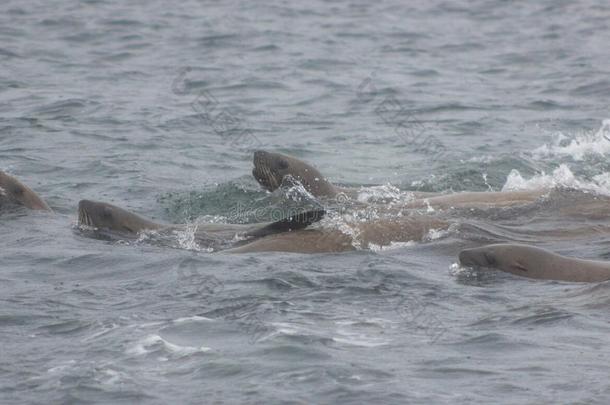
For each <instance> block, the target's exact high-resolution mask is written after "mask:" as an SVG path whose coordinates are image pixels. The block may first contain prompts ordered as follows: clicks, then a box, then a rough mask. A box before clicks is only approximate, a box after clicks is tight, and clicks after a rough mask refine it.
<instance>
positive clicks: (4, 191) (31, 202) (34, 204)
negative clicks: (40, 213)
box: [0, 170, 51, 211]
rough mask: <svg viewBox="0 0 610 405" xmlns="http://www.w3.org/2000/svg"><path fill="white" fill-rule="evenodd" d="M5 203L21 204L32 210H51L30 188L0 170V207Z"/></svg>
mask: <svg viewBox="0 0 610 405" xmlns="http://www.w3.org/2000/svg"><path fill="white" fill-rule="evenodd" d="M5 204H18V205H23V206H25V207H27V208H30V209H32V210H44V211H51V208H50V207H49V206H48V205H47V203H46V202H45V201H44V200H43V199H42V198H40V197H39V196H38V195H37V194H36V193H35V192H34V191H32V189H30V188H29V187H28V186H26V185H25V184H23V183H21V182H20V181H19V180H17V179H16V178H14V177H13V176H9V175H8V174H6V173H4V172H3V171H1V170H0V208H1V207H2V206H3V205H5Z"/></svg>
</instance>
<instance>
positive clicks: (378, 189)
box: [357, 183, 415, 203]
mask: <svg viewBox="0 0 610 405" xmlns="http://www.w3.org/2000/svg"><path fill="white" fill-rule="evenodd" d="M414 198H415V197H414V195H413V193H411V192H409V191H401V190H400V189H399V188H398V187H396V186H394V185H392V184H390V183H386V184H383V185H381V186H372V187H361V188H360V190H359V191H358V196H357V200H358V201H359V202H362V203H372V202H377V201H382V202H386V203H387V202H390V203H391V202H392V201H401V202H405V201H410V200H413V199H414Z"/></svg>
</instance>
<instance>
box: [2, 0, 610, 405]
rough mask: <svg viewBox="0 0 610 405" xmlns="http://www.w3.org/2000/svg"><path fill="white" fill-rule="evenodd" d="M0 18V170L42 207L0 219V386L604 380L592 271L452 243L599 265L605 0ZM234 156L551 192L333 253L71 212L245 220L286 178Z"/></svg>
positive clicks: (575, 391)
mask: <svg viewBox="0 0 610 405" xmlns="http://www.w3.org/2000/svg"><path fill="white" fill-rule="evenodd" d="M0 10H1V13H0V169H1V170H4V171H7V172H9V173H11V174H13V175H15V176H17V177H18V178H20V179H21V180H22V181H23V182H24V183H26V184H28V185H29V186H30V187H32V188H33V189H35V190H36V191H37V192H38V193H39V194H40V195H41V196H43V197H44V198H45V199H46V200H47V201H48V203H49V204H50V205H51V206H52V207H53V208H54V210H55V212H54V213H53V214H49V213H32V212H27V211H25V210H11V211H8V212H3V213H2V215H1V216H0V402H1V403H3V404H11V403H108V404H119V403H126V404H132V403H146V404H148V403H151V404H157V403H158V404H163V403H228V404H232V403H252V404H269V403H366V402H370V403H388V404H390V403H391V404H394V403H451V404H455V403H468V404H472V403H477V404H487V403H506V404H516V403H607V402H608V400H609V399H610V383H609V381H608V375H609V373H610V365H609V359H610V349H609V348H608V347H609V345H608V343H609V342H610V338H609V332H610V324H609V321H610V315H609V311H608V309H609V307H610V299H609V297H610V284H608V283H599V284H577V283H565V282H553V281H532V280H527V279H522V278H517V277H513V276H510V275H507V274H503V273H499V272H492V271H481V270H472V269H466V268H461V267H460V266H459V265H457V263H456V262H457V253H458V252H459V250H460V249H462V248H464V247H473V246H478V245H481V244H483V243H492V242H497V241H507V240H508V241H518V242H524V243H531V244H535V245H538V246H543V247H546V248H548V249H551V250H554V251H557V252H560V253H563V254H567V255H570V256H577V257H583V258H592V259H600V260H607V259H610V253H609V249H610V237H609V235H610V233H609V231H610V230H608V229H607V228H608V226H609V225H610V224H608V220H607V215H610V209H607V208H606V206H608V207H610V205H606V204H605V202H606V201H608V202H610V163H609V160H608V155H609V154H610V98H609V97H608V95H609V94H610V79H609V77H610V67H609V65H608V61H609V60H610V54H609V51H608V46H607V44H608V43H610V27H609V24H610V23H609V21H610V7H609V6H608V4H607V3H606V2H602V1H588V0H585V1H578V2H576V1H552V0H544V1H540V2H534V3H531V4H530V3H522V4H515V3H512V2H504V1H498V0H495V1H486V2H483V1H460V2H448V1H425V2H423V1H422V2H420V1H416V2H401V1H397V0H388V1H380V2H373V3H371V2H365V1H361V2H356V1H354V2H349V1H332V2H331V1H319V0H313V1H310V2H303V3H297V2H285V1H270V2H265V3H264V4H263V2H237V1H231V0H229V1H222V2H221V1H194V0H187V1H183V2H178V3H176V4H170V3H169V2H162V1H130V2H120V1H118V0H88V1H85V0H82V1H77V0H66V1H42V0H22V1H16V0H4V1H3V2H2V4H1V5H0ZM257 149H265V150H272V151H280V152H284V153H289V154H293V155H295V156H298V157H300V158H302V159H304V160H306V161H309V162H312V163H314V164H315V165H316V166H317V167H318V168H319V169H320V170H321V171H322V172H323V173H324V174H325V175H326V176H328V178H330V179H331V180H332V181H334V182H336V183H338V184H343V185H348V186H353V187H362V190H361V192H360V199H361V200H362V201H364V202H380V203H383V204H387V203H389V204H391V203H392V202H396V201H399V202H400V201H401V200H402V199H404V198H406V195H408V191H413V190H419V191H445V192H452V191H463V190H476V191H486V190H495V191H499V190H515V189H517V190H519V189H530V188H537V187H541V186H544V187H551V188H553V189H554V191H553V192H552V193H551V197H549V198H548V199H545V200H544V201H539V202H537V203H535V204H531V205H529V206H526V207H516V208H511V209H497V210H482V211H451V212H445V213H443V212H441V213H438V212H437V213H434V214H438V215H448V216H450V217H451V218H452V219H453V220H454V221H455V222H456V226H455V227H452V228H451V230H450V231H448V232H440V233H436V234H433V235H431V236H430V237H429V238H427V239H426V241H424V242H409V243H403V244H398V245H395V246H393V247H391V248H389V249H374V250H357V251H354V252H349V253H342V254H317V255H298V254H285V253H272V254H243V255H230V254H223V253H222V252H215V253H209V252H207V251H206V250H205V249H201V248H200V247H199V246H197V245H196V244H194V243H193V241H192V239H190V238H189V234H188V232H187V233H185V235H183V236H184V237H183V238H182V239H180V240H178V241H177V243H178V246H173V247H168V246H162V245H158V244H154V243H147V241H146V240H140V241H136V242H125V241H114V240H110V241H109V240H98V239H94V238H91V237H88V236H87V235H86V234H84V233H83V232H81V231H80V230H79V229H77V228H76V226H75V222H76V205H77V203H78V201H79V200H80V199H85V198H87V199H93V200H101V201H107V202H111V203H114V204H117V205H120V206H122V207H125V208H128V209H130V210H133V211H136V212H139V213H141V214H142V215H146V216H148V217H151V218H154V219H156V220H159V221H166V222H176V223H177V222H193V221H214V222H251V221H253V220H254V219H255V218H254V217H253V215H252V212H253V211H256V210H258V209H262V210H263V211H264V209H265V207H271V206H278V205H279V206H283V205H282V204H284V202H285V200H286V198H287V196H286V195H285V194H282V192H276V193H273V194H271V193H267V192H265V191H263V190H261V188H260V187H259V186H258V184H257V183H256V182H255V181H254V179H253V178H252V176H251V175H250V172H251V169H252V152H253V151H254V150H257ZM244 207H245V208H244ZM581 207H594V208H595V210H593V209H592V210H587V209H584V208H581ZM244 212H245V213H246V214H245V215H244ZM256 212H260V210H259V211H256ZM176 247H178V248H176Z"/></svg>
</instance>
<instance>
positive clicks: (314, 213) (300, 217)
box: [246, 209, 326, 238]
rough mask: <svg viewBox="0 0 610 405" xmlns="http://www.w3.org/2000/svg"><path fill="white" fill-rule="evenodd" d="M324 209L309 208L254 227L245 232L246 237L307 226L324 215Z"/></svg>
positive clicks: (261, 235)
mask: <svg viewBox="0 0 610 405" xmlns="http://www.w3.org/2000/svg"><path fill="white" fill-rule="evenodd" d="M325 213H326V211H324V210H322V209H320V210H311V211H306V212H301V213H298V214H296V215H292V216H290V217H288V218H285V219H281V220H279V221H276V222H272V223H270V224H268V225H265V226H263V227H262V228H258V229H255V230H253V231H249V232H247V233H246V236H248V237H256V238H261V237H263V236H268V235H273V234H276V233H282V232H290V231H295V230H297V229H304V228H307V227H308V226H309V225H311V224H313V223H315V222H318V221H319V220H321V219H322V217H324V214H325Z"/></svg>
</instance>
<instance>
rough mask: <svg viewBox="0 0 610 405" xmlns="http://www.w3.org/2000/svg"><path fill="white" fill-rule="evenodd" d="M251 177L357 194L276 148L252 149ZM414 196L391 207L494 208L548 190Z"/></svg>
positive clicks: (274, 184) (316, 192) (325, 193)
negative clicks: (336, 184)
mask: <svg viewBox="0 0 610 405" xmlns="http://www.w3.org/2000/svg"><path fill="white" fill-rule="evenodd" d="M252 174H253V176H254V178H255V179H256V180H257V181H258V182H259V184H260V185H261V186H263V187H264V188H265V189H267V190H269V191H274V190H276V189H277V188H278V187H280V185H281V184H282V180H283V179H284V177H285V176H287V175H291V176H292V177H294V178H295V179H296V180H298V181H299V182H300V183H301V184H302V185H303V187H305V189H306V190H307V191H308V192H310V193H311V194H312V195H313V196H314V197H327V198H328V197H330V198H334V197H336V196H337V195H339V194H345V195H346V196H348V197H350V198H355V197H357V195H358V192H359V189H356V188H348V187H338V186H335V185H334V184H332V183H331V182H330V181H329V180H328V179H327V178H326V177H324V175H322V173H320V171H319V170H318V169H316V168H315V167H313V166H312V165H310V164H308V163H306V162H304V161H302V160H299V159H297V158H295V157H292V156H288V155H284V154H281V153H277V152H267V151H262V150H260V151H256V152H254V169H253V170H252ZM410 193H411V195H412V196H413V197H414V200H410V201H408V202H406V203H405V204H404V205H402V204H401V205H400V206H397V205H395V206H394V207H393V209H395V208H406V209H410V208H433V209H448V208H497V207H508V206H514V205H522V204H528V203H532V202H534V201H536V200H537V199H538V198H540V197H542V196H543V195H545V193H548V190H546V189H539V190H523V191H503V192H458V193H452V194H440V193H429V192H419V191H412V192H410Z"/></svg>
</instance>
